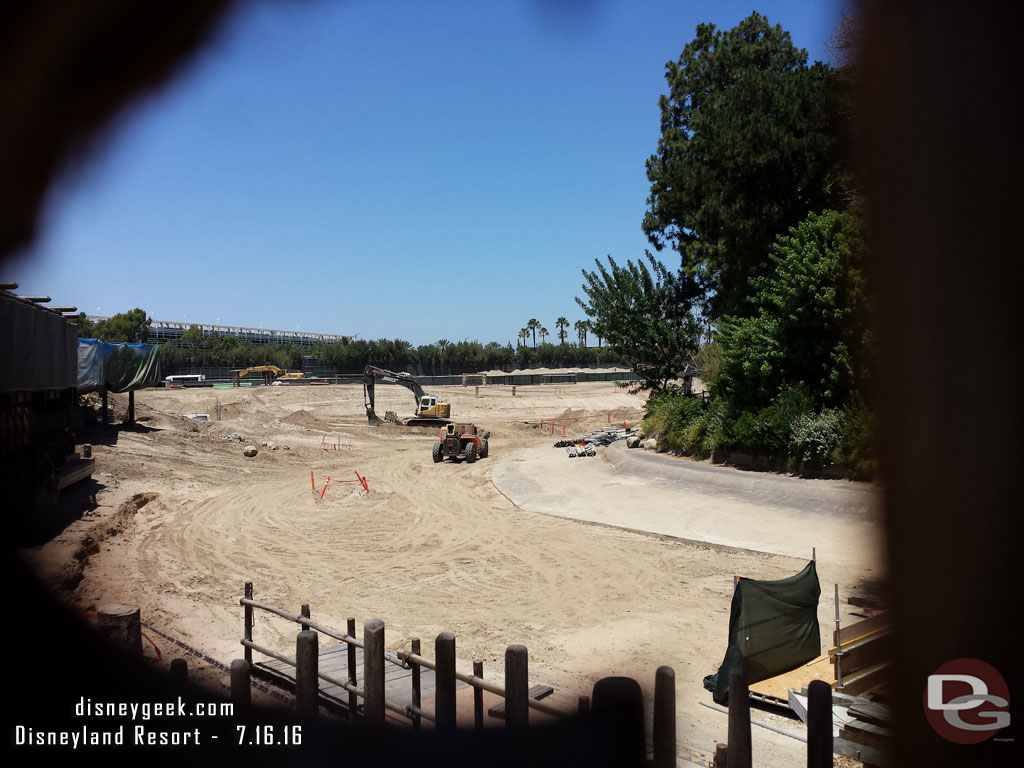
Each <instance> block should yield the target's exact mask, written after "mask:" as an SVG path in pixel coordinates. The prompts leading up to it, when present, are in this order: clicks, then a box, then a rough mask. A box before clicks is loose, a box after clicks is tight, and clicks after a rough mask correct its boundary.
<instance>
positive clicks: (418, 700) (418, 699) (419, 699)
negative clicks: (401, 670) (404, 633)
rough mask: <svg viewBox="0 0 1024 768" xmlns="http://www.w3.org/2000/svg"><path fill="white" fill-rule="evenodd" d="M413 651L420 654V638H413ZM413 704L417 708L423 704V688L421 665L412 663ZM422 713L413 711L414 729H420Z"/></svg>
mask: <svg viewBox="0 0 1024 768" xmlns="http://www.w3.org/2000/svg"><path fill="white" fill-rule="evenodd" d="M412 652H413V653H414V654H416V655H417V656H419V655H420V639H419V638H418V637H414V638H413V639H412ZM412 705H413V707H415V708H416V709H417V710H418V709H419V708H420V707H422V706H423V689H422V687H421V685H420V665H419V664H413V665H412ZM420 720H421V718H420V713H419V712H413V713H412V729H413V730H414V731H418V730H419V728H420Z"/></svg>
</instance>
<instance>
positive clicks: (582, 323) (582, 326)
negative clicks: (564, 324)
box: [573, 320, 590, 347]
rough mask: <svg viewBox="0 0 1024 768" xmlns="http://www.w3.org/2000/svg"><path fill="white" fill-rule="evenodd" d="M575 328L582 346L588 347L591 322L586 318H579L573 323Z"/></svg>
mask: <svg viewBox="0 0 1024 768" xmlns="http://www.w3.org/2000/svg"><path fill="white" fill-rule="evenodd" d="M573 328H574V329H575V330H576V335H577V337H578V338H579V340H580V346H581V347H586V346H587V331H588V330H590V323H588V322H587V321H586V320H577V321H576V323H575V324H574V325H573Z"/></svg>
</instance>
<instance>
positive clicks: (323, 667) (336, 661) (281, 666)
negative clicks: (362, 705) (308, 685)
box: [253, 643, 469, 712]
mask: <svg viewBox="0 0 1024 768" xmlns="http://www.w3.org/2000/svg"><path fill="white" fill-rule="evenodd" d="M318 665H319V671H320V672H321V673H323V674H326V675H330V676H331V677H333V678H335V679H337V680H348V645H347V644H345V643H338V644H337V645H332V646H328V647H326V648H322V649H320V653H319V655H318ZM253 672H254V673H255V674H257V675H260V676H264V677H268V678H270V679H272V680H274V681H275V682H278V683H280V684H282V685H284V686H285V687H286V688H287V689H288V690H291V691H294V690H295V667H293V666H291V665H290V664H286V663H284V662H283V661H278V660H277V659H268V660H267V661H260V662H256V663H254V664H253ZM356 675H357V680H356V686H357V687H359V688H362V687H363V684H364V677H363V649H362V648H359V647H357V648H356ZM455 688H456V689H459V688H469V685H468V684H467V683H465V682H463V681H462V680H456V681H455ZM436 690H437V683H436V678H435V675H434V670H432V669H426V668H425V667H424V668H421V669H420V691H421V696H420V700H421V703H422V705H423V708H424V709H425V710H427V711H428V712H429V711H431V710H433V706H432V705H431V706H429V707H428V706H426V704H427V702H428V701H430V700H432V699H433V698H434V693H435V691H436ZM348 696H349V694H348V691H346V690H345V689H344V688H342V687H340V686H337V685H334V684H333V683H329V682H327V681H326V680H320V698H321V700H322V701H323V702H324V703H325V704H326V705H327V706H328V707H330V708H331V709H335V710H339V711H343V712H348ZM384 698H385V699H386V700H387V701H388V703H390V704H397V705H398V706H400V707H404V706H406V705H407V704H412V670H411V669H402V668H401V667H399V666H396V665H394V664H391V663H389V662H384ZM360 702H361V699H360Z"/></svg>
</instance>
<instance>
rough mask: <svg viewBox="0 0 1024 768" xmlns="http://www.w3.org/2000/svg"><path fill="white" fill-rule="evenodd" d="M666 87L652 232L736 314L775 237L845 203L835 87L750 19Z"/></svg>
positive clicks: (703, 36) (685, 63)
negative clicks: (816, 213)
mask: <svg viewBox="0 0 1024 768" xmlns="http://www.w3.org/2000/svg"><path fill="white" fill-rule="evenodd" d="M665 79H666V80H667V82H668V87H669V92H668V95H667V96H662V97H661V100H660V106H661V138H660V139H659V141H658V150H657V153H656V154H654V155H652V156H651V157H650V159H649V160H648V161H647V177H648V179H649V180H650V182H651V194H650V197H649V198H648V200H647V203H648V206H649V209H648V211H647V213H646V215H645V217H644V220H643V229H644V232H645V233H646V235H647V237H648V239H649V240H650V242H651V243H652V244H653V245H654V247H655V248H656V249H657V250H661V249H663V248H665V247H670V248H673V249H675V250H677V251H678V252H679V253H680V254H681V257H682V269H683V272H684V273H685V274H686V275H687V276H688V277H689V278H691V279H693V280H695V281H696V283H697V285H698V286H699V288H700V289H701V291H702V295H703V298H704V300H705V302H706V305H705V310H706V311H707V312H708V314H710V315H711V316H713V317H718V316H720V315H721V314H724V313H727V312H736V311H738V310H739V308H740V306H741V304H742V301H743V299H744V298H745V297H746V294H747V288H748V282H747V280H748V278H749V277H750V276H752V275H753V276H756V275H761V274H764V273H765V270H766V265H767V253H768V248H769V247H770V245H771V243H772V241H773V240H774V239H775V237H776V236H777V235H779V234H783V233H785V232H786V231H787V229H788V228H789V227H791V226H795V225H796V224H798V223H799V222H800V221H801V220H803V218H804V217H805V216H806V215H807V214H808V213H809V212H811V211H820V210H823V209H825V208H828V207H835V206H836V205H837V203H838V198H839V195H840V190H839V188H838V187H839V185H838V184H836V183H835V182H836V179H837V177H838V176H839V175H840V171H839V169H838V157H839V150H838V143H837V141H836V139H835V137H834V135H833V134H834V125H833V122H834V119H835V117H834V116H835V105H834V102H835V98H836V96H835V92H836V86H835V83H836V78H835V74H834V72H833V70H831V69H830V68H829V67H828V66H827V65H824V64H820V63H815V64H814V65H812V66H808V65H807V52H806V51H803V50H800V49H798V48H796V47H795V46H794V45H793V42H792V40H791V38H790V35H789V33H788V32H786V31H784V30H783V29H782V27H780V26H778V25H776V26H771V25H770V24H769V23H768V20H767V19H765V17H764V16H761V15H760V14H758V13H753V14H752V15H751V16H749V17H748V18H746V19H744V20H743V21H741V22H740V23H739V24H738V25H737V26H736V27H735V28H733V29H730V30H728V31H725V32H722V31H719V30H717V29H716V28H715V26H714V25H713V24H701V25H699V26H698V27H697V34H696V37H695V38H694V39H693V41H691V42H690V43H689V44H688V45H687V46H686V47H685V48H684V49H683V52H682V55H681V56H680V58H679V60H678V61H670V62H668V64H666V75H665Z"/></svg>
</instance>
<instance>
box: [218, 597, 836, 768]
mask: <svg viewBox="0 0 1024 768" xmlns="http://www.w3.org/2000/svg"><path fill="white" fill-rule="evenodd" d="M239 603H240V604H241V605H242V606H243V608H244V636H243V639H242V641H241V643H242V646H243V647H244V648H245V652H244V654H245V658H244V659H237V660H236V661H234V662H233V663H232V665H231V696H232V699H233V700H234V701H235V702H237V703H239V704H241V705H243V706H244V705H247V704H248V703H249V696H250V691H249V687H250V684H251V679H250V676H251V673H252V669H253V667H252V662H253V651H256V652H257V653H260V654H263V655H264V656H267V657H269V658H272V659H275V660H277V661H278V662H281V663H282V664H285V665H287V666H288V667H290V668H294V670H295V673H294V681H295V700H296V704H295V706H296V710H297V711H298V712H299V713H300V714H303V715H306V716H315V715H316V714H317V713H318V710H319V707H320V704H321V688H320V681H321V680H323V681H325V682H327V683H329V684H330V685H333V686H337V687H338V688H340V689H342V690H343V691H345V692H346V693H347V706H346V710H347V713H348V717H349V719H350V720H352V721H358V722H362V723H364V724H365V725H367V726H370V727H378V728H379V727H383V726H384V725H385V724H386V723H387V722H389V721H388V719H387V715H388V714H389V713H390V714H391V715H392V716H395V717H397V718H398V719H397V720H395V719H394V717H393V718H392V719H391V720H390V723H391V724H400V723H403V722H404V723H407V724H409V725H411V727H412V728H413V729H418V728H420V727H421V724H422V721H423V720H427V721H429V722H432V723H433V724H434V727H435V728H437V729H439V730H444V729H454V728H455V727H456V687H457V684H458V682H459V681H461V682H462V683H464V684H465V685H467V686H469V687H471V688H472V689H473V723H474V727H475V728H477V729H480V728H482V727H483V725H484V706H483V693H484V692H485V691H487V692H490V693H492V694H495V695H496V696H499V697H501V698H502V699H503V700H504V704H503V706H502V705H499V708H500V709H502V710H503V716H504V719H505V726H506V728H510V729H517V728H519V729H521V728H526V727H528V726H529V725H531V723H530V710H531V709H533V710H536V711H537V712H541V713H543V714H545V715H548V716H550V717H553V718H556V719H563V718H569V717H574V716H578V717H580V718H583V719H586V718H591V719H593V718H594V717H595V715H598V714H600V713H601V712H602V711H603V712H611V711H614V712H615V713H616V718H615V720H614V722H613V723H611V727H614V728H617V729H619V730H620V731H621V732H623V733H625V732H629V733H627V735H626V741H630V740H632V741H634V742H637V743H639V744H640V745H641V748H640V751H641V754H644V753H646V750H645V749H644V748H643V747H642V745H643V744H644V743H645V740H646V734H645V732H644V724H643V714H642V705H641V704H640V703H639V701H640V687H639V684H638V683H636V681H634V680H631V679H629V678H616V677H612V678H604V679H602V680H600V681H598V683H597V684H595V686H594V690H593V702H594V705H593V709H591V697H589V696H580V697H579V699H578V706H577V711H575V712H572V711H567V710H565V709H561V708H558V707H554V706H551V705H550V704H547V703H545V702H543V701H541V700H540V699H539V698H538V697H537V695H536V693H535V690H536V689H534V690H531V689H530V686H529V671H528V652H527V649H526V647H525V646H522V645H509V646H508V647H507V648H506V651H505V680H504V685H498V684H497V683H494V682H490V681H488V680H485V679H484V678H483V662H482V661H474V662H473V674H466V673H463V672H459V671H458V670H457V669H456V664H455V635H454V634H452V633H451V632H442V633H440V634H439V635H438V636H437V638H436V640H435V643H434V658H433V659H429V658H427V657H425V656H423V655H422V653H421V644H420V640H419V638H413V639H412V640H411V643H410V645H411V650H409V651H405V650H402V651H391V650H388V649H387V648H386V647H385V643H384V622H383V621H381V620H380V619H369V620H368V621H366V622H365V623H364V624H363V637H362V639H359V638H357V637H356V620H355V619H354V618H349V619H348V620H347V626H346V630H345V631H344V632H342V631H339V630H336V629H333V628H331V627H328V626H325V625H324V624H321V623H320V622H317V621H314V620H313V619H312V618H311V617H310V612H309V606H308V605H303V606H302V608H301V610H300V612H299V613H298V614H295V613H291V612H289V611H285V610H283V609H281V608H277V607H274V606H271V605H268V604H266V603H262V602H259V601H257V600H255V599H253V585H252V582H246V583H245V596H244V597H243V598H241V599H240V601H239ZM257 610H260V611H265V612H267V613H270V614H273V615H275V616H279V617H281V618H283V619H286V620H287V621H290V622H293V623H295V624H298V625H299V626H300V627H301V629H300V630H299V631H298V633H297V637H296V654H295V656H294V657H289V656H286V655H284V654H282V653H279V652H277V651H274V650H272V649H270V648H265V647H263V646H260V645H258V644H257V643H256V642H255V641H254V640H253V619H254V616H255V612H256V611H257ZM320 635H325V636H327V637H330V638H333V639H334V640H338V641H339V642H340V643H342V644H344V646H345V653H346V655H347V662H348V663H347V673H346V674H345V675H344V676H343V677H339V676H337V675H336V674H328V673H326V672H323V671H322V670H320V668H319V658H320V656H319V653H318V645H319V636H320ZM357 649H361V650H362V664H361V666H362V679H361V680H360V676H359V667H360V664H359V663H358V662H357V652H356V651H357ZM387 665H393V666H397V667H400V668H402V669H405V670H409V671H410V673H411V674H410V675H409V680H410V691H409V697H408V702H407V703H404V704H403V703H401V702H397V701H394V700H393V699H389V698H387V696H386V695H385V670H386V667H387ZM423 670H431V671H432V672H433V673H434V675H435V688H434V692H433V693H434V696H433V698H434V706H433V709H432V711H428V710H425V709H424V708H423V692H424V691H423V686H422V671H423ZM729 680H730V683H729V691H730V696H729V708H728V710H727V711H728V716H729V722H728V742H727V743H723V744H718V745H717V748H716V755H715V762H714V765H715V766H718V767H719V768H722V767H723V766H728V768H752V765H753V763H752V756H751V723H752V721H751V717H750V697H749V693H748V687H747V683H746V679H745V677H744V674H743V671H742V669H740V668H738V667H737V668H734V669H733V670H732V671H731V672H730V678H729ZM623 683H629V684H631V685H632V689H630V688H628V687H624V686H623V685H622V684H623ZM624 701H625V702H626V706H625V708H624V707H623V702H624ZM495 709H498V708H492V709H491V712H492V713H493V712H494V711H495ZM629 710H632V712H637V713H639V714H638V718H632V717H625V718H623V717H621V716H620V715H621V714H622V712H623V711H626V713H627V714H630V712H629ZM756 724H758V725H762V724H761V723H756ZM765 727H768V726H765ZM651 733H652V745H653V749H652V751H651V752H650V753H646V754H648V755H650V756H651V759H650V760H648V759H647V758H646V757H643V758H641V759H640V762H643V763H645V764H650V765H653V766H656V767H657V768H669V766H675V765H676V754H677V745H676V691H675V672H674V671H673V669H672V668H671V667H666V666H663V667H659V668H658V670H657V673H656V675H655V687H654V710H653V722H652V731H651ZM629 734H632V735H629ZM786 735H792V734H786ZM797 738H800V737H797ZM806 742H807V766H808V768H831V766H832V756H833V741H832V688H831V686H830V685H829V684H828V683H826V682H823V681H820V680H816V681H814V682H812V683H811V684H810V686H808V712H807V739H806Z"/></svg>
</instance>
